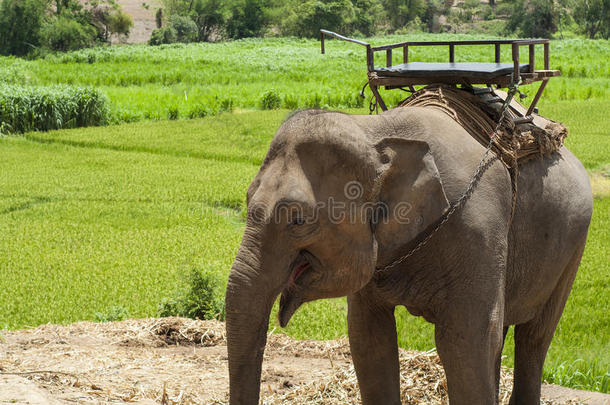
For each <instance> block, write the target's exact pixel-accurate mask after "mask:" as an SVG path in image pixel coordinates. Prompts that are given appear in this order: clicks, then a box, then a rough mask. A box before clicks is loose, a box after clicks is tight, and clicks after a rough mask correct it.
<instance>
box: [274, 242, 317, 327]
mask: <svg viewBox="0 0 610 405" xmlns="http://www.w3.org/2000/svg"><path fill="white" fill-rule="evenodd" d="M314 261H315V258H314V257H313V255H312V254H310V253H309V252H306V251H302V252H301V253H299V255H298V256H297V258H296V259H295V261H294V262H293V263H292V265H291V266H290V268H291V269H292V271H291V273H290V278H289V279H288V283H287V286H286V288H284V291H282V296H281V297H280V310H279V312H278V319H279V321H280V326H281V327H282V328H283V327H285V326H286V325H288V321H290V318H292V315H293V314H294V313H295V311H296V310H297V309H298V308H299V307H300V306H301V304H302V303H303V297H302V295H301V288H300V286H299V285H297V281H298V280H299V278H301V276H302V275H303V274H304V273H306V272H308V271H310V270H312V269H313V268H314V267H315V265H314Z"/></svg>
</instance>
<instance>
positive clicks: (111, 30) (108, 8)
mask: <svg viewBox="0 0 610 405" xmlns="http://www.w3.org/2000/svg"><path fill="white" fill-rule="evenodd" d="M86 13H87V14H89V17H88V18H87V20H89V21H90V22H91V24H93V25H94V26H95V28H96V29H97V31H98V38H99V39H100V40H101V41H102V42H110V40H111V38H112V36H113V35H117V36H121V35H123V36H128V35H129V31H130V30H131V28H132V27H133V19H132V18H131V16H130V15H129V14H127V13H125V12H124V11H123V10H121V7H120V6H119V5H118V4H117V3H115V2H114V1H113V0H107V1H96V2H95V3H93V4H92V5H91V8H90V9H89V10H87V11H86Z"/></svg>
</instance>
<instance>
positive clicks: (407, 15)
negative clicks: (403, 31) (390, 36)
mask: <svg viewBox="0 0 610 405" xmlns="http://www.w3.org/2000/svg"><path fill="white" fill-rule="evenodd" d="M383 6H384V8H385V10H386V12H387V15H388V19H389V20H390V25H391V27H392V29H395V30H396V29H400V28H404V27H405V26H406V25H407V23H408V22H409V21H412V20H413V19H415V17H419V18H420V19H423V18H424V14H425V13H426V8H427V3H426V1H425V0H383Z"/></svg>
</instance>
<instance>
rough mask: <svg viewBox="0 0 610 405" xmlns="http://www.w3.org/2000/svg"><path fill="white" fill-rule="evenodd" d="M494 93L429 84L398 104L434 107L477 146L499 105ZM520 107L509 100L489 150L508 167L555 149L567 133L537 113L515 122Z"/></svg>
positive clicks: (494, 123)
mask: <svg viewBox="0 0 610 405" xmlns="http://www.w3.org/2000/svg"><path fill="white" fill-rule="evenodd" d="M495 96H496V94H494V93H486V94H480V95H475V94H473V93H472V92H471V91H469V90H463V89H458V88H456V87H453V86H449V85H431V86H428V87H425V88H423V89H421V90H419V91H417V92H415V93H413V94H412V95H411V96H410V97H409V98H407V99H406V100H404V101H403V102H402V103H400V105H399V107H430V108H436V109H438V110H440V111H442V112H444V113H445V114H447V115H449V116H450V117H451V118H453V119H454V120H455V121H456V122H457V123H459V124H460V125H461V126H462V127H463V128H464V129H465V130H466V131H468V133H469V134H470V135H471V136H472V137H473V138H474V139H476V140H477V141H478V142H479V143H481V145H483V146H487V145H488V144H489V139H490V136H491V135H492V134H493V132H494V129H495V128H496V126H497V122H498V120H499V119H500V113H501V110H502V104H503V103H501V102H498V101H497V100H498V98H497V97H495ZM524 109H525V108H524V107H523V106H521V105H519V104H518V103H517V102H516V101H514V100H513V101H512V103H511V108H508V110H507V113H506V114H505V116H504V117H502V124H501V125H500V128H499V130H498V133H497V134H496V136H495V138H494V143H493V150H494V152H495V153H496V154H497V155H498V157H499V158H500V159H501V160H502V162H504V164H505V165H506V166H507V167H509V168H513V167H515V166H516V165H517V164H518V163H521V162H524V161H527V160H530V159H532V158H535V157H542V156H548V155H550V154H551V153H554V152H557V151H559V149H561V147H562V146H563V140H564V139H565V137H566V136H567V135H568V130H567V129H566V127H564V126H563V125H562V124H560V123H557V122H553V121H551V120H549V119H546V118H544V117H540V116H537V117H536V118H537V119H536V120H535V121H534V122H533V123H524V124H519V125H515V123H514V122H513V119H514V118H516V117H518V115H517V114H516V113H515V111H514V110H524ZM535 123H538V125H536V124H535ZM541 126H544V128H542V127H541Z"/></svg>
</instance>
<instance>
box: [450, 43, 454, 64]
mask: <svg viewBox="0 0 610 405" xmlns="http://www.w3.org/2000/svg"><path fill="white" fill-rule="evenodd" d="M449 62H450V63H454V62H455V46H454V45H449Z"/></svg>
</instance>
